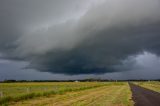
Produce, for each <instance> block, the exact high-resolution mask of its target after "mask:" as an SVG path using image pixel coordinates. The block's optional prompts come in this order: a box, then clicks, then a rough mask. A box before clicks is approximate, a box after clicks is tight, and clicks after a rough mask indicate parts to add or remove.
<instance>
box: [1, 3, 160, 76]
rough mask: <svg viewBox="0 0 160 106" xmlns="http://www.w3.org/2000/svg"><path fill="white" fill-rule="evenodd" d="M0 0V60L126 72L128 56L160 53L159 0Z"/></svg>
mask: <svg viewBox="0 0 160 106" xmlns="http://www.w3.org/2000/svg"><path fill="white" fill-rule="evenodd" d="M1 2H2V3H0V4H1V5H2V6H0V17H2V18H1V19H0V22H1V23H2V24H1V25H0V36H1V38H2V39H0V52H1V53H2V54H3V55H4V56H3V58H7V59H14V60H25V61H28V62H29V63H30V64H29V65H28V67H26V68H33V69H36V70H38V71H44V72H51V73H60V74H69V75H77V74H102V73H107V72H109V73H112V72H121V71H127V70H131V69H130V68H129V67H130V66H128V68H127V66H125V68H124V61H125V60H126V59H128V57H130V56H135V55H139V54H141V53H143V52H144V51H147V52H151V53H153V54H156V55H157V56H159V54H160V42H159V39H160V1H159V0H152V1H151V0H140V1H139V0H134V1H133V0H81V1H79V0H69V1H66V0H61V1H59V0H55V1H52V0H46V1H43V0H40V1H38V0H37V1H36V0H35V1H32V0H27V1H26V0H15V1H10V0H6V1H1ZM11 2H13V3H11ZM11 4H12V5H11ZM127 64H128V63H127ZM133 64H134V63H133Z"/></svg>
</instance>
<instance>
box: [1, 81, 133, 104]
mask: <svg viewBox="0 0 160 106" xmlns="http://www.w3.org/2000/svg"><path fill="white" fill-rule="evenodd" d="M48 84H49V87H48V90H49V91H48V90H47V88H46V89H45V90H44V88H45V86H48ZM13 85H14V84H12V86H13ZM40 85H41V86H40ZM57 85H59V88H56V86H57ZM7 86H8V85H7V84H6V86H5V85H3V90H4V91H5V90H6V89H4V87H6V88H7ZM10 86H11V85H10ZM15 86H16V89H18V88H19V89H20V88H21V86H22V88H26V89H28V88H27V87H28V86H30V88H29V89H30V90H29V91H27V90H26V89H25V92H28V93H26V94H23V95H21V94H20V93H19V92H18V90H15V91H16V92H10V93H11V94H9V93H8V95H13V96H12V99H11V100H9V101H5V102H3V104H5V105H9V106H133V101H132V100H131V91H130V88H129V86H128V83H127V82H66V83H62V82H60V83H35V84H34V83H28V85H26V84H25V83H24V84H22V85H21V84H18V85H17V84H15ZM18 86H19V87H18ZM24 86H25V87H24ZM26 86H27V87H26ZM32 86H34V90H35V89H36V87H37V86H39V87H40V88H43V89H42V92H44V94H46V95H38V96H37V94H39V92H40V88H39V87H37V89H39V90H38V91H36V90H35V91H34V92H36V93H35V94H36V96H35V94H34V95H31V94H32V89H33V88H32ZM35 86H36V87H35ZM61 86H62V87H61ZM10 88H12V87H10ZM52 88H54V89H52ZM55 88H56V91H57V93H55V92H53V91H54V90H55ZM62 88H63V90H62ZM71 88H72V89H71ZM8 89H9V88H8ZM12 89H13V91H14V87H13V88H12ZM67 89H69V90H67ZM62 91H63V92H62ZM29 92H31V93H29ZM46 92H49V93H46ZM16 95H18V96H16ZM24 95H30V96H31V97H30V96H29V98H28V96H27V98H24V97H26V96H24ZM32 96H33V97H32ZM18 98H20V99H18Z"/></svg>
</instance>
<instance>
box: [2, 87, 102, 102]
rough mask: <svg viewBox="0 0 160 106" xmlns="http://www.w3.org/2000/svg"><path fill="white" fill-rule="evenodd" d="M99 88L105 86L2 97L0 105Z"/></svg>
mask: <svg viewBox="0 0 160 106" xmlns="http://www.w3.org/2000/svg"><path fill="white" fill-rule="evenodd" d="M101 86H105V84H104V85H94V86H86V87H80V88H67V89H62V90H59V91H46V92H42V93H28V94H24V95H21V96H18V97H11V96H8V97H4V98H2V99H0V104H1V105H7V103H9V102H18V101H21V100H27V99H32V98H35V97H41V96H49V95H54V94H64V93H66V92H71V91H80V90H86V89H91V88H96V87H101Z"/></svg>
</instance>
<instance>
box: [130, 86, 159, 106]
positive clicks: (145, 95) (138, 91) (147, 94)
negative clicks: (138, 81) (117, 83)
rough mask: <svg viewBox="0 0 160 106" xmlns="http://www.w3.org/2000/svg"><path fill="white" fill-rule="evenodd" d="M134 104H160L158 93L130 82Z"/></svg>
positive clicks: (153, 105)
mask: <svg viewBox="0 0 160 106" xmlns="http://www.w3.org/2000/svg"><path fill="white" fill-rule="evenodd" d="M130 87H131V90H132V96H133V100H134V102H135V106H160V93H158V92H155V91H153V90H149V89H146V88H143V87H140V86H137V85H135V84H132V83H130Z"/></svg>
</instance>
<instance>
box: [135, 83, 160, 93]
mask: <svg viewBox="0 0 160 106" xmlns="http://www.w3.org/2000/svg"><path fill="white" fill-rule="evenodd" d="M134 83H135V84H137V85H139V86H142V87H144V88H147V89H151V90H153V91H156V92H159V93H160V82H159V81H148V82H134Z"/></svg>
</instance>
